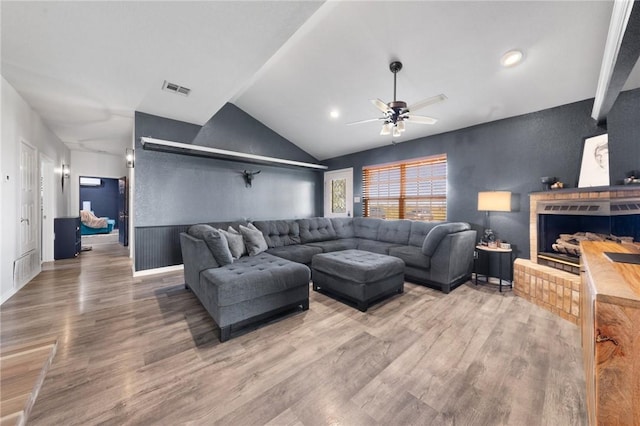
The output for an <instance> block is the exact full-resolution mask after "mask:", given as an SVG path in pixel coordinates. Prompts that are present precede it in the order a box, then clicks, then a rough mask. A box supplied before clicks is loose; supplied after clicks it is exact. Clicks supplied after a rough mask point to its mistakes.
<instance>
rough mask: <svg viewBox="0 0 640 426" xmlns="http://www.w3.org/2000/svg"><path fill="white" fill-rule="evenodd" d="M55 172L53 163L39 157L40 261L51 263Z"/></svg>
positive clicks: (44, 157) (46, 158)
mask: <svg viewBox="0 0 640 426" xmlns="http://www.w3.org/2000/svg"><path fill="white" fill-rule="evenodd" d="M54 185H55V171H54V167H53V161H52V160H51V159H50V158H48V157H46V156H44V155H40V226H41V232H40V239H41V247H42V251H41V255H42V257H41V259H40V260H41V261H42V262H51V261H53V214H54V211H53V210H54V199H53V197H54V195H53V194H54V190H55V189H54V188H55V187H54Z"/></svg>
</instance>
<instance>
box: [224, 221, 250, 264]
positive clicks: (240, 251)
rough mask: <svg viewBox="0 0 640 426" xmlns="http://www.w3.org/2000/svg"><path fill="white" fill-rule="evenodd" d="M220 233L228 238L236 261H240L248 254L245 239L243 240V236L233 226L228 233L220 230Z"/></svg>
mask: <svg viewBox="0 0 640 426" xmlns="http://www.w3.org/2000/svg"><path fill="white" fill-rule="evenodd" d="M219 231H220V232H222V233H223V234H224V236H225V237H227V243H228V244H229V250H230V251H231V256H233V258H234V259H240V258H241V257H242V256H243V255H245V254H247V248H246V246H245V245H244V238H242V234H241V233H240V232H239V231H236V230H235V229H233V227H231V226H229V228H228V229H227V230H226V231H225V230H224V229H219Z"/></svg>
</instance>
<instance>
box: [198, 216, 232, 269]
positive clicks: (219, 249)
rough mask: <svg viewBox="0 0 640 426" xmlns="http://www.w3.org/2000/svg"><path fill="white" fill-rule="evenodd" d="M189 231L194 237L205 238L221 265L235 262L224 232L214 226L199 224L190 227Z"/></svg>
mask: <svg viewBox="0 0 640 426" xmlns="http://www.w3.org/2000/svg"><path fill="white" fill-rule="evenodd" d="M187 233H188V234H189V235H191V236H192V237H194V238H199V239H201V240H204V242H205V243H206V244H207V247H209V251H211V254H213V257H214V259H215V260H216V262H217V263H218V264H219V265H228V264H229V263H232V262H233V257H232V256H231V251H229V244H228V243H227V238H226V237H225V236H224V234H223V233H222V232H220V231H218V230H217V229H215V228H213V227H212V226H209V225H205V224H198V225H193V226H191V227H189V230H188V231H187Z"/></svg>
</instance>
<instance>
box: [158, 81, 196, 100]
mask: <svg viewBox="0 0 640 426" xmlns="http://www.w3.org/2000/svg"><path fill="white" fill-rule="evenodd" d="M162 90H166V91H167V92H171V93H176V94H178V95H182V96H189V93H191V89H189V88H187V87H184V86H180V85H179V84H175V83H170V82H168V81H167V80H165V81H164V83H163V84H162Z"/></svg>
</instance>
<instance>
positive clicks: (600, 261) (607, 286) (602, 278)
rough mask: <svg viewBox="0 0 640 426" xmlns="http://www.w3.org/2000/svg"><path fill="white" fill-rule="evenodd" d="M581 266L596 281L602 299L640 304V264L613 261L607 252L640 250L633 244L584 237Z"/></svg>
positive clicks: (597, 295) (592, 281)
mask: <svg viewBox="0 0 640 426" xmlns="http://www.w3.org/2000/svg"><path fill="white" fill-rule="evenodd" d="M581 249H582V257H581V260H582V264H583V266H582V268H583V270H584V271H585V272H584V273H586V274H588V275H589V277H590V280H589V281H590V282H591V283H593V292H594V293H595V297H596V298H597V299H598V300H599V301H603V302H609V303H615V304H620V305H625V306H630V307H636V308H640V265H636V264H631V263H621V262H614V261H612V260H611V259H609V258H608V257H607V256H606V255H605V254H604V253H605V252H614V253H635V254H640V247H638V246H637V245H633V244H618V243H613V242H595V241H584V242H582V243H581Z"/></svg>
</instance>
